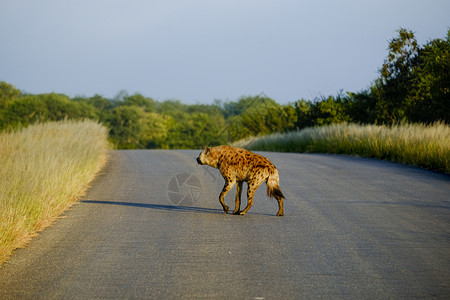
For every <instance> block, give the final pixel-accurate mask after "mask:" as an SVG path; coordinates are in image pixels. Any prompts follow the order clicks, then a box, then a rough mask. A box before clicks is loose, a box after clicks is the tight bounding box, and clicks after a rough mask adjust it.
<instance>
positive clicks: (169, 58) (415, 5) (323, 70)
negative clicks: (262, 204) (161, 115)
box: [0, 0, 450, 104]
mask: <svg viewBox="0 0 450 300" xmlns="http://www.w3.org/2000/svg"><path fill="white" fill-rule="evenodd" d="M449 12H450V1H448V0H427V1H425V0H364V1H362V0H340V1H337V0H311V1H309V0H308V1H306V0H77V1H68V0H14V1H13V0H0V81H6V82H8V83H10V84H12V85H14V86H15V87H16V88H18V89H20V90H22V91H23V92H27V93H33V94H38V93H50V92H55V93H62V94H66V95H68V96H70V97H76V96H85V97H91V96H94V95H95V94H98V95H102V96H103V97H106V98H110V99H111V98H114V97H116V96H117V95H118V94H119V92H120V91H126V92H127V93H128V94H130V95H132V94H135V93H140V94H142V95H144V96H146V97H151V98H153V99H155V100H157V101H164V100H169V99H177V100H180V101H181V102H183V103H187V104H196V103H205V104H211V103H213V102H214V101H215V100H222V101H237V100H238V99H239V98H240V97H243V96H255V95H259V94H261V93H263V94H264V95H267V96H268V97H271V98H273V99H275V100H276V101H277V102H279V103H281V104H287V103H292V102H295V101H297V100H299V99H309V100H313V99H314V98H318V97H325V96H329V95H336V94H338V93H339V91H340V90H343V92H347V91H350V92H359V91H361V90H364V89H367V88H368V87H369V86H370V84H371V83H372V82H373V81H374V80H375V79H376V78H377V77H378V75H379V74H378V71H379V69H380V68H381V65H382V64H383V61H384V59H385V58H386V57H387V53H388V51H387V47H388V41H389V40H390V39H392V38H393V37H395V36H396V31H397V30H398V29H399V28H401V27H403V28H407V29H410V30H413V31H414V32H415V36H416V38H417V40H418V42H419V45H423V44H425V43H426V42H428V41H430V40H432V39H436V38H445V37H446V36H447V30H448V28H449V27H450V13H449Z"/></svg>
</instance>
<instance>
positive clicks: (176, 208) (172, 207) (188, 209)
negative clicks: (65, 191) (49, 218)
mask: <svg viewBox="0 0 450 300" xmlns="http://www.w3.org/2000/svg"><path fill="white" fill-rule="evenodd" d="M81 202H82V203H90V204H103V205H120V206H129V207H141V208H150V209H155V210H165V211H177V212H195V213H203V214H215V215H225V214H224V212H223V210H222V209H219V208H207V207H198V206H181V205H166V204H153V203H136V202H123V201H100V200H83V201H81ZM250 214H257V215H269V214H263V213H256V212H255V213H250ZM230 216H231V214H230Z"/></svg>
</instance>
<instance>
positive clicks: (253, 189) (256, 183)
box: [240, 180, 264, 216]
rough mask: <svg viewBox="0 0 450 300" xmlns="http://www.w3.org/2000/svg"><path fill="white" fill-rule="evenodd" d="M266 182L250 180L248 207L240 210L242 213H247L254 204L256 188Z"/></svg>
mask: <svg viewBox="0 0 450 300" xmlns="http://www.w3.org/2000/svg"><path fill="white" fill-rule="evenodd" d="M263 182H264V180H252V181H249V182H248V190H247V207H246V208H245V209H244V210H243V211H241V212H240V215H242V216H243V215H245V214H246V213H247V212H248V210H249V209H250V207H252V205H253V196H255V192H256V189H257V188H258V187H259V186H260V185H261V184H262V183H263Z"/></svg>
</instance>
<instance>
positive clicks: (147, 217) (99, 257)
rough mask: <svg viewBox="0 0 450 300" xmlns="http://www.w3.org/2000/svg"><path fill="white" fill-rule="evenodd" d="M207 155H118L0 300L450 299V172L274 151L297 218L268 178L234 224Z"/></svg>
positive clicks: (42, 239) (9, 271) (12, 269)
mask: <svg viewBox="0 0 450 300" xmlns="http://www.w3.org/2000/svg"><path fill="white" fill-rule="evenodd" d="M199 152H200V151H160V150H158V151H143V150H142V151H141V150H139V151H113V152H112V153H111V161H110V163H109V165H108V166H107V167H106V169H105V170H104V171H103V173H102V174H101V175H100V176H99V177H98V178H97V179H96V181H95V182H94V183H93V186H92V188H91V189H90V190H89V191H88V193H87V195H86V196H85V197H84V198H83V200H82V201H81V202H80V203H79V204H76V205H74V206H73V207H72V208H71V209H70V210H69V211H67V213H66V214H65V216H64V218H62V219H59V220H58V221H57V223H56V224H55V225H54V226H52V227H50V228H48V229H47V230H45V231H44V232H42V233H41V234H40V235H39V236H38V237H37V238H36V239H34V240H33V241H32V243H31V244H30V245H29V246H27V247H26V248H25V249H20V250H18V251H16V252H15V254H14V256H13V257H12V258H11V259H10V260H9V261H8V262H7V263H5V264H4V265H3V266H2V267H1V268H0V299H92V298H111V299H125V298H131V299H148V298H150V299H159V298H160V299H192V298H204V299H304V298H307V299H315V298H333V299H336V298H338V299H387V298H395V299H398V298H411V297H419V298H431V297H442V298H447V299H448V298H450V176H448V175H445V174H439V173H435V172H431V171H426V170H421V169H418V168H414V167H408V166H403V165H398V164H394V163H390V162H384V161H377V160H370V159H363V158H355V157H348V156H330V155H316V154H293V153H284V154H280V153H265V155H266V156H267V157H269V159H270V160H271V161H272V162H273V163H274V164H275V165H276V166H277V168H278V170H279V173H280V181H281V189H282V191H283V193H284V195H285V196H286V197H287V200H285V216H284V217H276V216H275V214H276V213H277V203H276V201H275V200H271V199H268V198H267V196H266V195H265V184H263V185H262V186H261V187H260V189H259V190H258V191H257V193H256V196H255V202H254V205H253V207H252V208H251V210H250V211H249V212H248V214H247V215H246V216H234V215H230V214H229V215H225V214H223V212H222V209H221V206H220V204H219V201H218V195H219V192H220V190H221V187H222V184H223V179H222V178H221V177H220V174H219V173H218V171H217V170H216V169H213V168H210V167H207V166H200V165H197V163H196V161H195V158H196V157H197V155H198V153H199ZM234 191H235V189H233V190H232V191H231V192H230V193H229V194H228V196H227V197H226V202H227V203H228V204H229V206H230V211H232V210H233V207H234ZM244 195H245V193H244ZM244 205H245V202H244V204H243V206H244Z"/></svg>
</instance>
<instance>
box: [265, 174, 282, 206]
mask: <svg viewBox="0 0 450 300" xmlns="http://www.w3.org/2000/svg"><path fill="white" fill-rule="evenodd" d="M279 181H280V179H279V176H278V171H277V169H276V168H273V170H271V172H270V175H269V178H267V182H266V183H267V196H268V197H270V198H272V197H275V198H279V197H281V198H284V199H286V197H284V195H283V193H282V192H281V190H280V183H279Z"/></svg>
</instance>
